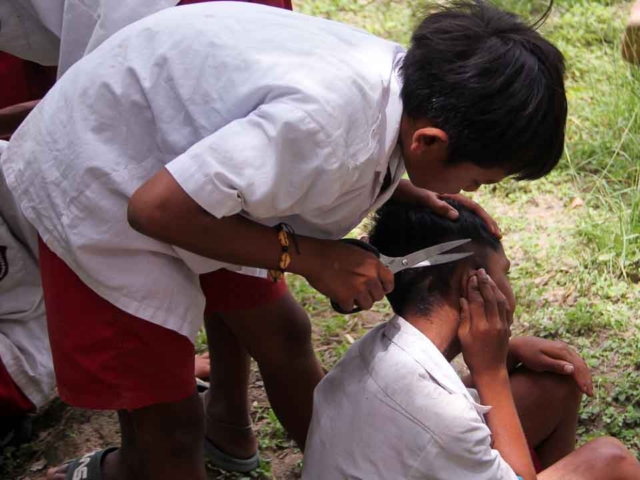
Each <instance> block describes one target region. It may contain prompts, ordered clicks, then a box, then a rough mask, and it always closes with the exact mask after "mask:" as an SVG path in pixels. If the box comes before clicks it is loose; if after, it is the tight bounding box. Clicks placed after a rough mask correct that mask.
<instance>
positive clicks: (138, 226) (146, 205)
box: [127, 188, 156, 237]
mask: <svg viewBox="0 0 640 480" xmlns="http://www.w3.org/2000/svg"><path fill="white" fill-rule="evenodd" d="M141 190H142V188H140V189H138V190H137V191H136V192H135V193H134V194H133V195H132V196H131V198H130V199H129V203H128V205H127V222H128V223H129V226H130V227H131V228H133V229H134V230H135V231H136V232H138V233H141V234H143V235H147V236H149V237H151V236H153V231H154V230H156V228H155V225H154V223H155V222H154V220H153V218H154V217H155V215H154V213H153V212H154V210H155V208H154V206H153V204H152V203H151V202H149V201H148V199H145V198H144V194H143V193H141Z"/></svg>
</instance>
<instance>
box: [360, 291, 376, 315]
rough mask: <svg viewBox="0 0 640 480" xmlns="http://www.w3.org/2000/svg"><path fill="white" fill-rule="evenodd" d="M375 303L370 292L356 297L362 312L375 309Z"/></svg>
mask: <svg viewBox="0 0 640 480" xmlns="http://www.w3.org/2000/svg"><path fill="white" fill-rule="evenodd" d="M373 303H374V300H373V297H371V294H370V293H369V291H365V292H362V293H361V294H360V295H358V296H357V297H356V305H358V306H359V307H360V308H361V309H362V310H369V309H370V308H371V307H373Z"/></svg>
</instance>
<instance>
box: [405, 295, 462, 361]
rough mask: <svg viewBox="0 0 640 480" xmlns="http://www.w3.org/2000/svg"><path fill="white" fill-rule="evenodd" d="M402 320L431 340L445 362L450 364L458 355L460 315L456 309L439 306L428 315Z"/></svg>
mask: <svg viewBox="0 0 640 480" xmlns="http://www.w3.org/2000/svg"><path fill="white" fill-rule="evenodd" d="M403 318H404V319H405V320H406V321H407V322H409V323H410V324H411V325H413V326H414V327H416V328H417V329H418V330H420V332H421V333H422V334H423V335H424V336H425V337H427V338H428V339H429V340H431V342H432V343H433V344H434V345H435V346H436V348H437V349H438V350H440V352H441V353H442V355H444V357H445V358H446V359H447V361H449V362H451V361H452V360H453V359H454V358H455V357H456V356H458V354H459V353H460V347H459V346H458V326H459V324H460V313H459V311H458V310H457V309H454V308H451V307H450V306H449V305H441V306H438V307H436V308H435V309H434V310H433V311H431V312H430V313H429V314H428V315H421V314H419V313H415V314H413V313H412V314H407V316H404V317H403Z"/></svg>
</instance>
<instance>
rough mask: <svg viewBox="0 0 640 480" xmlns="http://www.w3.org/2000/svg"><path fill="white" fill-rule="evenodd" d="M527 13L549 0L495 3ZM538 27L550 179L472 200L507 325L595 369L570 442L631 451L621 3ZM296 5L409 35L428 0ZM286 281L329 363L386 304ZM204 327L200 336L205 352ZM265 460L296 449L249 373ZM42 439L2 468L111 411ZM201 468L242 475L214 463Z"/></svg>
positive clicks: (112, 427) (72, 449) (267, 467)
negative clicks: (499, 274) (366, 304)
mask: <svg viewBox="0 0 640 480" xmlns="http://www.w3.org/2000/svg"><path fill="white" fill-rule="evenodd" d="M495 1H496V3H497V4H499V5H500V6H502V7H504V8H506V9H509V10H512V11H515V12H517V13H519V14H521V15H523V16H524V17H525V18H527V19H528V20H530V21H534V20H535V19H536V18H537V16H538V15H540V13H541V12H542V11H544V10H545V8H546V4H545V3H543V2H539V1H529V0H495ZM556 1H557V3H556V6H555V8H554V10H553V14H552V16H551V18H550V19H549V20H548V21H547V23H546V24H545V25H544V26H543V27H542V31H543V33H544V34H545V35H547V36H548V37H549V38H551V39H552V40H553V41H554V42H555V43H556V44H557V45H558V46H559V47H560V49H561V50H562V51H563V52H564V53H565V56H566V59H567V66H568V71H567V87H568V95H569V101H570V110H569V112H570V113H569V121H568V126H567V145H566V154H565V157H564V159H563V161H562V163H561V165H560V166H559V168H558V169H557V170H556V171H554V172H553V173H552V174H551V175H550V176H549V177H548V178H546V179H544V180H541V181H537V182H534V183H519V184H517V183H514V182H505V183H503V184H500V185H497V186H492V187H489V188H484V189H483V190H481V191H480V192H478V193H477V194H475V195H474V197H475V199H476V200H477V201H479V202H480V203H482V204H483V205H484V206H485V208H486V209H487V210H488V211H489V212H490V213H491V214H492V215H494V217H495V218H496V219H497V220H498V221H499V222H500V224H501V226H502V228H503V231H504V233H505V237H504V240H503V243H504V247H505V250H506V252H507V255H508V256H509V257H510V258H511V260H512V273H511V279H512V283H513V285H514V290H515V292H516V294H517V297H518V309H517V312H516V327H515V329H516V331H517V332H516V333H519V334H522V333H526V334H534V335H539V336H543V337H546V338H553V339H561V340H564V341H567V342H568V343H570V344H571V345H573V346H574V347H575V348H576V349H577V350H579V351H580V352H581V353H582V355H583V356H584V357H585V358H586V360H587V362H588V364H589V365H590V366H591V368H592V370H593V372H594V378H595V382H594V384H595V390H596V395H595V398H593V399H585V400H584V404H583V409H582V413H581V419H580V428H579V437H580V438H579V440H580V442H584V441H586V440H588V439H590V438H593V437H596V436H600V435H613V436H615V437H617V438H619V439H621V440H622V441H623V442H624V443H625V444H626V445H627V446H628V447H629V448H630V449H632V450H633V451H634V453H635V454H636V455H637V456H638V457H639V458H640V318H639V317H640V316H639V313H638V312H640V286H639V283H638V282H640V273H639V267H640V248H639V247H640V163H639V162H638V160H637V159H638V158H640V123H639V122H640V120H639V119H638V117H639V116H640V99H639V98H638V92H640V70H638V69H636V68H634V67H629V66H627V65H626V64H625V63H624V62H623V61H622V60H621V59H620V56H619V49H620V47H619V43H620V35H621V33H622V31H623V28H624V24H625V20H626V16H627V11H628V9H629V6H630V5H629V4H628V3H623V2H617V1H606V0H556ZM294 4H295V7H296V9H297V10H299V11H302V12H305V13H309V14H312V15H317V16H323V17H327V18H332V19H335V20H340V21H344V22H347V23H350V24H354V25H357V26H360V27H362V28H364V29H367V30H369V31H371V32H372V33H374V34H377V35H380V36H383V37H386V38H390V39H392V40H395V41H398V42H400V43H403V44H405V45H406V44H407V43H408V41H409V39H410V34H411V30H412V27H413V25H414V24H415V22H416V21H417V20H418V19H420V18H421V17H422V16H423V15H424V13H425V12H427V11H428V9H429V4H427V3H425V0H294ZM289 282H290V287H291V289H292V291H293V292H294V294H295V295H296V297H297V298H298V299H299V300H300V302H301V303H302V304H303V305H304V306H305V308H306V309H307V311H308V312H309V315H310V317H311V320H312V323H313V328H314V344H315V348H316V352H317V354H318V356H319V357H320V359H321V361H322V362H323V363H324V365H325V366H326V367H327V368H330V367H332V366H333V365H334V364H335V362H337V361H338V360H339V359H340V357H341V356H342V355H343V354H344V352H345V351H346V350H347V349H348V348H349V346H350V345H351V344H352V343H353V342H354V341H355V340H356V339H357V338H359V337H360V336H361V335H363V334H364V333H365V332H366V331H367V330H368V329H370V328H371V327H373V326H374V325H376V324H378V323H379V322H381V321H384V320H385V319H386V318H388V316H389V314H390V310H389V307H388V306H387V305H386V304H385V303H380V304H378V305H376V306H375V308H374V310H373V311H371V312H364V313H362V314H359V315H355V316H353V317H344V316H342V315H336V314H335V313H334V312H333V311H332V310H331V308H330V306H329V304H328V301H327V300H326V299H325V298H324V297H322V296H320V295H319V294H317V293H316V292H315V291H313V289H311V288H310V287H309V286H308V285H307V284H306V282H305V281H304V280H303V279H301V278H299V277H293V276H292V277H290V279H289ZM204 341H205V339H204V336H203V335H202V336H200V338H199V340H198V345H199V348H200V349H203V348H204ZM251 394H252V400H253V402H254V403H253V406H254V413H253V418H254V423H255V425H256V427H257V428H258V430H259V432H258V435H259V438H260V444H261V451H262V456H263V458H264V459H265V462H263V465H262V466H261V468H260V470H259V471H257V472H253V473H252V474H251V475H250V477H251V478H280V479H293V478H298V473H299V471H300V460H301V456H300V454H299V453H297V452H296V450H295V447H294V446H293V444H292V442H291V441H290V440H289V439H288V438H287V436H286V433H285V432H284V430H283V428H282V427H281V426H280V424H279V423H278V421H277V419H276V418H275V415H274V414H273V412H272V411H271V409H270V408H269V405H268V402H267V401H266V397H265V394H264V390H263V385H262V382H261V379H260V377H259V374H258V373H257V372H254V378H253V379H252V382H251ZM35 431H36V432H37V437H36V438H35V439H34V441H33V442H32V443H30V444H27V445H24V446H22V447H21V448H20V449H18V450H16V449H6V450H5V452H4V453H3V459H2V460H3V462H4V465H3V466H2V465H0V478H2V479H5V478H6V479H22V480H27V479H29V480H42V478H43V475H44V470H45V467H46V466H47V465H55V464H57V463H58V462H59V461H60V460H62V459H68V458H73V457H75V456H78V454H82V453H84V452H85V451H87V449H89V448H90V449H95V448H103V447H105V446H107V445H111V444H116V443H117V441H118V431H117V421H116V418H115V416H114V415H113V414H107V413H99V412H98V413H96V412H90V411H81V410H78V409H70V408H66V407H64V406H63V405H62V404H61V403H60V402H54V403H53V405H52V406H50V407H49V408H48V409H47V410H46V412H44V414H41V415H40V416H39V417H38V418H37V419H36V425H35ZM210 478H216V479H239V478H244V477H241V476H237V475H230V474H226V473H223V472H220V471H213V470H212V471H211V475H210Z"/></svg>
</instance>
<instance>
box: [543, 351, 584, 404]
mask: <svg viewBox="0 0 640 480" xmlns="http://www.w3.org/2000/svg"><path fill="white" fill-rule="evenodd" d="M553 343H554V345H553V347H552V348H546V349H545V350H544V351H543V353H545V355H546V356H547V358H549V370H550V371H553V372H556V373H559V374H562V375H572V376H573V378H574V380H575V382H576V384H577V385H578V388H579V389H580V391H582V392H583V393H584V394H585V395H589V396H590V397H592V396H593V379H592V376H591V371H590V370H589V366H588V365H587V363H586V362H585V361H584V360H583V359H582V357H581V356H580V355H578V353H577V352H575V351H574V350H573V349H572V348H571V347H570V346H569V345H567V344H566V343H564V342H553Z"/></svg>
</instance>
